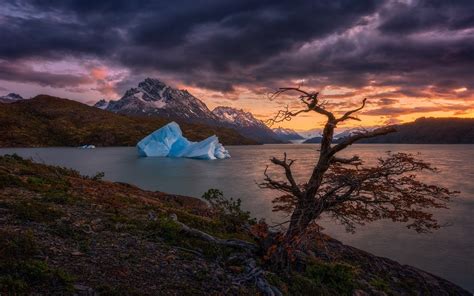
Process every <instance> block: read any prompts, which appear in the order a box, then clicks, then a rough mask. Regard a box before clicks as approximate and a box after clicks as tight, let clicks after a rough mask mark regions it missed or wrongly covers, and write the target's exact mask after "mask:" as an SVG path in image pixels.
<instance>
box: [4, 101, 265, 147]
mask: <svg viewBox="0 0 474 296" xmlns="http://www.w3.org/2000/svg"><path fill="white" fill-rule="evenodd" d="M168 122H169V120H168V119H163V118H158V117H146V118H144V117H134V116H127V115H122V114H115V113H112V112H108V111H104V110H101V109H98V108H94V107H90V106H87V105H85V104H82V103H79V102H76V101H71V100H67V99H61V98H56V97H51V96H47V95H39V96H36V97H35V98H33V99H30V100H19V101H17V102H13V103H9V104H4V103H2V104H0V147H41V146H79V145H84V144H93V145H96V146H134V145H135V144H136V143H137V142H138V141H139V140H140V139H141V138H143V137H144V136H146V135H147V134H149V133H150V132H152V131H154V130H156V129H158V128H160V127H161V126H163V125H165V124H166V123H168ZM180 125H181V128H182V130H183V134H184V135H185V136H186V137H188V138H189V139H190V140H202V139H204V138H206V137H208V136H211V135H213V134H216V135H217V136H218V137H219V139H220V141H221V142H222V143H223V144H224V145H238V144H256V142H255V141H253V140H250V139H247V138H245V137H243V136H241V135H240V134H238V133H237V132H236V131H234V130H232V129H228V128H222V127H219V128H217V127H210V126H207V125H204V124H190V123H180Z"/></svg>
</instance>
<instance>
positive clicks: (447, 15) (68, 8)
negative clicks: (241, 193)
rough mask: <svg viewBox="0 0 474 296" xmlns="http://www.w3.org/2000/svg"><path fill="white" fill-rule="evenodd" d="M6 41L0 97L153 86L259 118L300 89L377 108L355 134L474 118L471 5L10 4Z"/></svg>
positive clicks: (311, 122)
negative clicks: (286, 90) (284, 93)
mask: <svg viewBox="0 0 474 296" xmlns="http://www.w3.org/2000/svg"><path fill="white" fill-rule="evenodd" d="M0 40H1V42H0V94H4V93H8V92H16V93H19V94H21V95H22V96H24V97H30V96H34V95H36V94H39V93H47V94H51V95H55V96H60V97H65V98H70V99H75V100H79V101H82V102H85V103H89V104H90V103H91V102H94V101H96V100H97V99H99V98H110V99H117V98H120V96H121V95H122V94H123V92H124V90H126V89H127V88H130V87H132V86H134V85H136V84H137V82H138V81H140V80H142V79H143V78H145V77H147V76H149V77H155V78H159V79H161V80H163V81H164V82H166V83H168V84H170V85H172V86H175V87H178V88H182V89H188V90H189V91H190V92H191V93H192V94H194V95H195V96H197V97H198V98H200V99H202V100H203V101H204V102H206V103H207V104H208V106H209V107H210V108H211V109H212V108H213V107H215V106H218V105H228V106H233V107H238V108H243V109H244V110H247V111H251V112H253V113H254V114H255V115H256V116H257V117H259V118H261V119H265V118H268V117H269V116H271V115H272V114H274V113H275V112H276V110H278V109H279V108H281V107H282V106H285V105H286V104H289V105H290V108H295V109H297V108H298V107H299V106H298V105H297V104H296V101H295V99H294V97H282V98H281V99H279V100H277V101H269V100H268V99H267V96H266V94H267V93H268V92H270V91H272V90H275V89H276V88H278V87H281V86H299V85H300V86H301V87H303V88H306V89H309V90H319V91H321V93H322V97H323V98H324V99H325V100H327V107H328V108H330V109H332V110H335V111H338V110H340V111H344V110H346V109H347V108H352V107H354V106H356V105H357V104H358V102H360V101H361V100H362V99H363V98H364V97H367V98H368V100H369V105H368V107H367V108H366V110H365V111H364V112H363V114H361V116H360V118H361V119H363V121H362V123H353V124H356V125H359V124H362V125H378V124H383V123H386V122H403V121H410V120H413V119H415V118H417V117H421V116H437V117H439V116H443V117H446V116H456V117H473V116H474V1H472V0H456V1H444V0H426V1H421V0H420V1H416V0H413V1H410V0H385V1H384V0H377V1H376V0H374V1H370V0H352V1H349V0H347V1H345V0H326V1H316V0H314V1H309V0H308V1H290V0H289V1H276V0H275V1H273V0H272V1H266V0H259V1H244V0H238V1H235V0H215V1H210V0H203V1H197V0H190V1H181V0H174V1H130V0H110V1H99V0H94V1H87V0H77V1H72V0H36V1H35V0H31V1H21V0H17V1H14V0H13V1H9V0H2V5H1V6H0ZM320 122H321V118H319V117H318V116H315V115H308V116H302V117H299V118H297V119H295V120H293V121H291V122H288V123H285V124H283V126H286V127H293V128H296V129H310V128H314V127H317V125H318V123H320Z"/></svg>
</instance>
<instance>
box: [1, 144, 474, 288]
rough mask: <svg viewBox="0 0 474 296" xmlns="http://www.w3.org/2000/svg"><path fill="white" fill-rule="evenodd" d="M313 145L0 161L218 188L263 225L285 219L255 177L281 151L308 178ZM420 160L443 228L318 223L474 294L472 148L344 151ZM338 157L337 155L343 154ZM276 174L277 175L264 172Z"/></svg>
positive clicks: (160, 185)
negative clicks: (445, 205) (446, 191)
mask: <svg viewBox="0 0 474 296" xmlns="http://www.w3.org/2000/svg"><path fill="white" fill-rule="evenodd" d="M317 148H318V145H304V144H300V145H296V144H295V145H262V146H233V147H232V146H230V147H228V149H229V151H230V153H231V155H232V158H231V159H226V160H215V161H203V160H193V159H169V158H138V157H137V154H136V150H135V148H130V147H114V148H97V149H90V150H86V149H77V148H11V149H10V148H5V149H0V154H8V153H17V154H19V155H21V156H23V157H32V158H33V159H35V160H36V161H40V162H44V163H47V164H55V165H61V166H66V167H70V168H74V169H76V170H78V171H80V172H81V173H83V174H88V175H93V174H95V173H97V172H104V173H105V178H106V179H108V180H112V181H121V182H127V183H132V184H134V185H137V186H139V187H141V188H143V189H147V190H159V191H164V192H169V193H176V194H182V195H190V196H196V197H199V196H201V195H202V193H203V192H205V191H206V190H207V189H209V188H219V189H221V190H222V191H224V193H225V195H226V196H231V197H234V198H240V199H242V203H243V207H244V208H245V209H246V210H249V211H251V212H252V214H253V215H254V216H256V217H264V218H266V219H267V221H269V222H278V221H282V219H284V218H285V217H283V216H282V215H281V214H276V213H273V212H272V207H271V200H272V198H273V197H275V195H276V194H278V193H276V192H272V191H268V190H262V189H259V188H258V186H257V185H256V182H258V181H262V179H263V171H264V169H265V167H266V165H268V164H269V159H270V157H272V156H278V157H280V156H281V155H282V154H283V152H285V151H286V152H287V153H288V157H289V158H292V159H296V162H295V164H294V171H295V176H296V178H297V179H298V181H300V182H304V180H305V179H306V178H307V177H308V174H309V172H310V170H311V168H312V166H313V164H314V163H315V160H316V159H315V158H316V150H317ZM389 150H390V151H393V152H409V153H420V157H422V158H423V159H425V160H427V161H429V162H431V163H432V164H433V165H435V166H436V167H438V168H439V169H440V170H441V172H440V173H439V174H425V175H423V176H422V177H423V179H424V180H425V181H429V182H433V183H435V184H439V185H442V186H446V187H449V188H450V189H453V190H459V191H461V194H460V195H459V196H458V197H457V198H456V199H455V200H453V202H452V203H450V209H448V210H437V211H436V212H435V214H436V217H437V218H438V220H439V221H440V222H441V223H443V224H446V225H447V226H446V227H444V228H442V229H440V230H438V231H435V232H434V233H431V234H417V233H415V232H414V231H410V230H408V229H406V228H405V227H404V226H402V225H400V224H394V223H392V222H389V221H379V222H376V223H372V224H369V225H366V226H363V227H360V228H358V229H357V232H356V233H355V234H348V233H346V232H345V231H344V228H343V227H342V226H341V225H337V224H335V223H334V222H332V221H329V220H323V221H322V222H321V224H322V225H323V227H324V228H325V231H326V233H328V234H330V235H331V236H333V237H335V238H336V239H339V240H341V241H343V242H344V243H346V244H349V245H352V246H355V247H358V248H360V249H363V250H366V251H369V252H371V253H374V254H376V255H379V256H384V257H389V258H391V259H394V260H397V261H398V262H400V263H404V264H409V265H412V266H415V267H419V268H421V269H424V270H426V271H429V272H431V273H433V274H436V275H439V276H441V277H444V278H446V279H449V280H451V281H452V282H454V283H457V284H459V285H461V286H462V287H464V288H466V289H469V290H470V291H474V145H385V144H384V145H382V144H378V145H377V144H367V145H364V144H360V145H354V146H352V147H351V148H350V149H349V150H348V151H345V152H344V154H345V155H346V156H351V155H353V154H357V155H359V156H361V157H362V158H363V159H364V160H366V161H367V163H370V162H374V161H375V159H376V158H377V157H378V156H383V155H384V154H385V152H386V151H389ZM344 154H343V155H344ZM269 172H270V173H272V174H273V173H276V172H278V171H277V170H270V171H269Z"/></svg>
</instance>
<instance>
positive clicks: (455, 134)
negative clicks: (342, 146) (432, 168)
mask: <svg viewBox="0 0 474 296" xmlns="http://www.w3.org/2000/svg"><path fill="white" fill-rule="evenodd" d="M395 128H396V129H397V132H396V133H392V134H388V135H385V136H380V137H376V138H372V139H366V140H363V141H359V142H357V143H394V144H474V118H432V117H430V118H425V117H422V118H418V119H417V120H415V121H413V122H409V123H404V124H398V125H395ZM342 139H343V137H341V138H339V139H337V140H336V141H335V142H337V141H340V140H342ZM304 143H321V137H315V138H311V139H308V140H306V141H305V142H304Z"/></svg>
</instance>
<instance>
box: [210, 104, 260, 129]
mask: <svg viewBox="0 0 474 296" xmlns="http://www.w3.org/2000/svg"><path fill="white" fill-rule="evenodd" d="M212 113H214V115H216V116H217V117H218V118H219V119H220V120H222V121H224V122H229V123H233V124H237V125H242V126H249V125H265V124H264V123H263V122H262V121H261V120H259V119H257V118H255V117H254V116H253V114H252V113H250V112H245V111H244V110H243V109H236V108H232V107H224V106H219V107H216V108H215V109H214V110H213V111H212Z"/></svg>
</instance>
